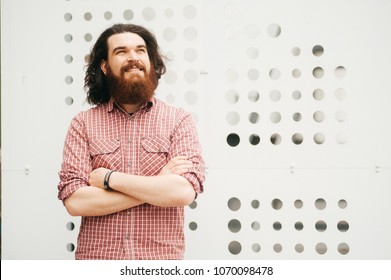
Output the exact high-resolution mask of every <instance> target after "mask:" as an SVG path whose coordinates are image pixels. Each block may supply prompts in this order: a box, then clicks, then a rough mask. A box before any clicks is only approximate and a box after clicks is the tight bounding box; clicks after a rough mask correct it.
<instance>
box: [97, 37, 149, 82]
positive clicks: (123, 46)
mask: <svg viewBox="0 0 391 280" xmlns="http://www.w3.org/2000/svg"><path fill="white" fill-rule="evenodd" d="M137 61H138V62H137ZM136 62H137V63H136ZM129 64H130V65H129ZM109 67H110V69H111V71H112V73H113V74H114V75H115V76H117V77H121V76H123V77H124V78H125V79H131V78H137V77H144V78H146V77H147V76H148V74H149V72H150V69H151V63H150V61H149V57H148V51H147V47H146V44H145V41H144V39H143V38H141V37H140V36H139V35H137V34H135V33H130V32H126V33H120V34H114V35H112V36H110V38H109V39H108V55H107V61H102V63H101V69H102V71H103V73H105V74H107V70H108V68H109Z"/></svg>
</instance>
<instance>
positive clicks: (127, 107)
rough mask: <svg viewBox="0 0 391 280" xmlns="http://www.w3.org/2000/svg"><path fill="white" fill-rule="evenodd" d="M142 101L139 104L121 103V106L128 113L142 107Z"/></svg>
mask: <svg viewBox="0 0 391 280" xmlns="http://www.w3.org/2000/svg"><path fill="white" fill-rule="evenodd" d="M140 105H141V103H138V104H121V107H122V108H123V109H124V110H125V111H126V112H128V113H132V114H133V113H134V112H136V111H137V109H138V108H139V107H140Z"/></svg>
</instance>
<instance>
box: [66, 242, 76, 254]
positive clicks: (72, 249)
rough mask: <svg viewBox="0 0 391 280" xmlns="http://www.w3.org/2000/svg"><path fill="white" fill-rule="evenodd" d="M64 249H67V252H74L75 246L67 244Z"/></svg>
mask: <svg viewBox="0 0 391 280" xmlns="http://www.w3.org/2000/svg"><path fill="white" fill-rule="evenodd" d="M66 248H67V250H68V252H73V251H75V245H74V244H73V243H68V244H67V246H66Z"/></svg>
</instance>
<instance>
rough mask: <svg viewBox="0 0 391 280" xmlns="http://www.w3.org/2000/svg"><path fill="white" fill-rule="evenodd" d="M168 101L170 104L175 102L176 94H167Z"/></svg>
mask: <svg viewBox="0 0 391 280" xmlns="http://www.w3.org/2000/svg"><path fill="white" fill-rule="evenodd" d="M166 101H167V102H168V103H170V104H174V103H175V96H174V95H173V94H172V93H169V94H167V96H166Z"/></svg>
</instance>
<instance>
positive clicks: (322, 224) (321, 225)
mask: <svg viewBox="0 0 391 280" xmlns="http://www.w3.org/2000/svg"><path fill="white" fill-rule="evenodd" d="M315 229H316V230H317V231H319V232H324V231H325V230H326V229H327V224H326V222H325V221H317V222H316V223H315Z"/></svg>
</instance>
